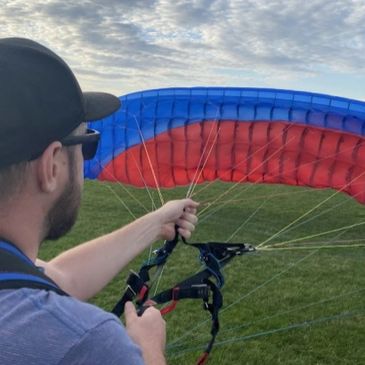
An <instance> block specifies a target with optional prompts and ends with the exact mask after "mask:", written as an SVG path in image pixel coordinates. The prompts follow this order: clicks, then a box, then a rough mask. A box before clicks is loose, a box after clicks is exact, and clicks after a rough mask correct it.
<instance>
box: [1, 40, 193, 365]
mask: <svg viewBox="0 0 365 365" xmlns="http://www.w3.org/2000/svg"><path fill="white" fill-rule="evenodd" d="M118 108H119V99H118V98H116V97H114V96H112V95H109V94H105V93H82V92H81V90H80V87H79V85H78V83H77V81H76V79H75V77H74V75H73V73H72V71H71V70H70V69H69V68H68V66H67V65H66V64H65V63H64V61H63V60H62V59H61V58H59V57H58V56H57V55H55V54H54V53H53V52H52V51H50V50H49V49H47V48H45V47H43V46H41V45H40V44H38V43H36V42H33V41H30V40H27V39H21V38H8V39H2V40H0V128H1V130H0V238H1V239H0V263H2V265H5V266H6V265H8V264H9V260H10V261H11V262H13V260H15V262H16V263H15V264H14V265H15V267H18V266H16V265H23V266H25V267H26V269H25V271H26V272H28V271H29V272H30V273H33V272H35V271H36V272H37V273H38V272H39V273H40V270H42V271H44V274H45V275H46V276H45V277H44V278H42V277H41V278H38V279H37V278H36V279H37V280H38V281H40V282H41V281H42V280H46V281H47V280H48V278H50V280H51V279H52V280H53V282H52V283H53V284H54V286H55V288H56V289H55V290H54V291H53V290H42V289H39V288H29V287H22V281H21V280H23V279H22V276H21V275H22V274H21V273H20V274H19V273H18V274H17V275H18V276H16V277H15V279H17V280H18V281H16V280H15V279H14V277H13V278H11V280H13V279H14V280H15V281H14V282H18V283H19V282H20V284H19V286H18V287H16V288H14V287H13V286H14V285H13V283H12V282H11V280H10V281H9V280H8V282H10V286H9V288H7V289H4V288H3V289H2V290H0V308H1V312H0V334H1V336H0V363H1V364H20V365H21V364H27V365H29V364H37V365H42V364H47V365H50V364H67V365H70V364H109V365H111V364H143V363H145V364H154V365H160V364H165V358H164V347H165V325H164V321H163V319H162V318H161V315H160V312H159V311H158V310H157V309H154V308H149V309H147V310H146V311H145V312H144V314H143V315H142V316H141V317H138V316H137V314H136V310H135V308H134V306H133V305H132V304H131V303H127V305H126V308H125V316H126V328H124V327H123V325H122V324H121V322H120V321H119V319H117V318H116V317H115V316H114V315H112V314H109V313H106V312H105V311H103V310H101V309H99V308H97V307H95V306H92V305H90V304H87V303H85V302H84V301H85V300H87V299H89V298H90V297H92V296H93V295H95V294H96V293H97V292H99V291H100V290H101V289H102V288H103V287H104V286H105V285H106V284H107V283H108V282H109V281H110V280H111V279H112V278H113V277H114V276H115V275H116V274H117V273H118V272H120V270H121V269H122V268H123V267H124V266H125V265H126V264H127V263H128V262H130V261H131V260H132V259H133V258H134V257H135V256H136V255H138V253H140V252H141V251H142V250H144V249H145V248H146V247H148V246H149V245H150V244H151V243H152V242H154V241H155V240H157V239H160V238H163V239H172V238H173V237H174V235H175V225H177V226H178V227H179V228H178V232H179V234H180V235H182V236H183V237H185V238H189V237H190V235H191V232H192V231H193V230H194V227H195V224H196V222H197V218H196V208H197V203H195V202H193V201H192V200H190V199H184V200H179V201H172V202H169V203H167V204H165V205H164V206H163V207H161V208H160V209H158V210H156V211H154V212H152V213H149V214H147V215H145V216H143V217H141V218H139V219H138V220H136V221H135V222H133V223H131V224H130V225H128V226H126V227H124V228H121V229H119V230H116V231H114V232H112V233H110V234H108V235H105V236H102V237H99V238H97V239H95V240H92V241H90V242H87V243H84V244H82V245H80V246H77V247H75V248H73V249H71V250H69V251H66V252H64V253H62V254H61V255H60V256H58V257H56V258H55V259H53V260H51V261H50V262H43V261H41V260H38V259H37V255H38V250H39V247H40V244H41V242H42V241H44V240H45V239H57V238H59V237H61V236H62V235H64V234H65V233H66V232H68V230H69V229H70V228H71V227H72V225H73V224H74V222H75V219H76V216H77V211H78V208H79V203H80V198H81V190H82V185H83V159H84V158H92V156H93V153H95V149H96V146H97V141H98V135H97V133H96V132H95V131H90V130H87V129H86V124H85V123H84V122H86V121H88V120H95V119H99V118H102V117H105V116H107V115H109V114H111V113H113V112H114V111H115V110H116V109H118ZM16 260H18V261H16ZM19 267H20V266H19ZM27 270H28V271H27ZM34 270H35V271H34ZM1 271H2V272H1ZM0 274H1V275H0V278H8V276H9V273H8V272H7V269H4V268H1V265H0ZM11 275H13V276H14V275H15V274H14V273H12V274H11ZM39 275H43V274H41V273H40V274H39ZM36 276H37V274H36ZM19 280H20V281H19ZM53 284H52V285H53ZM64 292H65V293H67V294H69V296H68V295H64V294H65V293H64Z"/></svg>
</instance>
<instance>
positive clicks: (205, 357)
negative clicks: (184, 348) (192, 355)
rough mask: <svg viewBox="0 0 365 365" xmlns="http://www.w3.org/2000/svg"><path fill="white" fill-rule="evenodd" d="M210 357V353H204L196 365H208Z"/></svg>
mask: <svg viewBox="0 0 365 365" xmlns="http://www.w3.org/2000/svg"><path fill="white" fill-rule="evenodd" d="M208 356H209V353H208V352H204V353H203V354H202V355H201V356H200V357H199V359H198V361H197V363H196V365H204V364H206V362H207V361H208Z"/></svg>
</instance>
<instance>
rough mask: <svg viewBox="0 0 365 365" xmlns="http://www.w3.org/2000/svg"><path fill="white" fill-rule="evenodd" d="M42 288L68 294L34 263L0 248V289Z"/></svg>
mask: <svg viewBox="0 0 365 365" xmlns="http://www.w3.org/2000/svg"><path fill="white" fill-rule="evenodd" d="M20 288H31V289H43V290H51V291H54V292H56V293H57V294H60V295H68V294H67V293H66V292H64V291H63V290H61V289H60V288H59V287H58V285H57V284H56V283H55V282H54V281H53V280H52V279H50V278H49V277H48V276H47V275H45V274H44V273H43V272H42V271H40V270H39V269H38V268H37V267H36V266H35V265H34V264H32V263H31V262H29V263H28V262H27V261H26V260H24V259H23V258H21V257H19V256H18V255H15V254H13V253H11V252H9V251H8V250H5V249H3V248H0V289H20Z"/></svg>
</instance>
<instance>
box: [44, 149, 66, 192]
mask: <svg viewBox="0 0 365 365" xmlns="http://www.w3.org/2000/svg"><path fill="white" fill-rule="evenodd" d="M65 164H67V160H66V158H65V154H63V153H62V144H61V142H52V143H51V144H50V145H49V146H48V147H47V148H46V149H45V150H44V152H43V153H42V155H41V156H40V157H39V158H38V159H37V175H38V183H39V188H40V190H41V191H43V192H45V193H52V192H53V191H55V190H56V189H57V186H58V184H59V177H60V173H61V171H62V169H63V168H64V166H65Z"/></svg>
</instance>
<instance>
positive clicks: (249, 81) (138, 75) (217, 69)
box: [0, 0, 365, 98]
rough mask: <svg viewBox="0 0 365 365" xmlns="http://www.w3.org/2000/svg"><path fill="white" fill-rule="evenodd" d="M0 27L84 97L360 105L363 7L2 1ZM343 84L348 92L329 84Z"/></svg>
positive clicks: (347, 0) (335, 2)
mask: <svg viewBox="0 0 365 365" xmlns="http://www.w3.org/2000/svg"><path fill="white" fill-rule="evenodd" d="M0 22H1V23H0V24H1V25H0V34H1V36H24V37H29V38H32V39H35V40H37V41H39V42H41V43H43V44H45V45H47V46H49V47H50V48H52V49H53V50H55V51H56V52H57V53H59V54H60V55H61V56H62V57H64V58H65V59H66V61H67V62H68V63H69V64H70V65H71V67H72V68H73V70H74V71H75V72H76V74H77V76H78V78H79V80H80V81H81V84H82V86H83V88H84V89H95V88H98V89H100V88H101V89H102V90H109V91H113V92H115V93H117V94H123V93H125V92H129V91H132V90H140V89H146V88H151V87H152V88H154V87H164V86H177V85H178V86H192V85H234V86H269V87H277V88H280V87H287V88H297V89H303V88H308V87H313V88H314V89H316V90H315V91H322V92H327V93H336V92H338V91H340V92H342V94H344V95H346V93H347V94H348V95H347V96H350V97H351V96H353V97H362V98H365V90H364V91H361V89H362V88H363V87H360V84H361V85H363V82H364V81H365V77H364V75H365V73H364V71H365V41H364V37H363V34H365V3H364V2H363V1H356V0H308V1H303V0H287V1H283V0H255V1H252V0H247V1H241V0H175V1H170V0H155V1H151V0H124V1H121V0H104V1H96V0H95V1H94V0H84V1H81V0H79V1H77V2H76V1H75V2H71V1H64V0H63V1H60V0H43V1H31V0H28V1H26V2H25V1H23V0H21V1H20V0H11V1H10V0H9V1H7V0H5V1H3V4H2V7H1V9H0ZM343 76H346V79H347V80H353V81H352V82H353V84H354V87H353V88H350V86H349V85H350V83H349V82H347V83H346V85H347V86H346V88H345V89H343V88H341V85H340V84H338V85H337V84H336V80H339V81H338V83H340V82H342V81H340V80H343ZM337 77H338V79H337ZM316 80H317V81H316ZM324 80H329V81H328V82H324Z"/></svg>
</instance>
